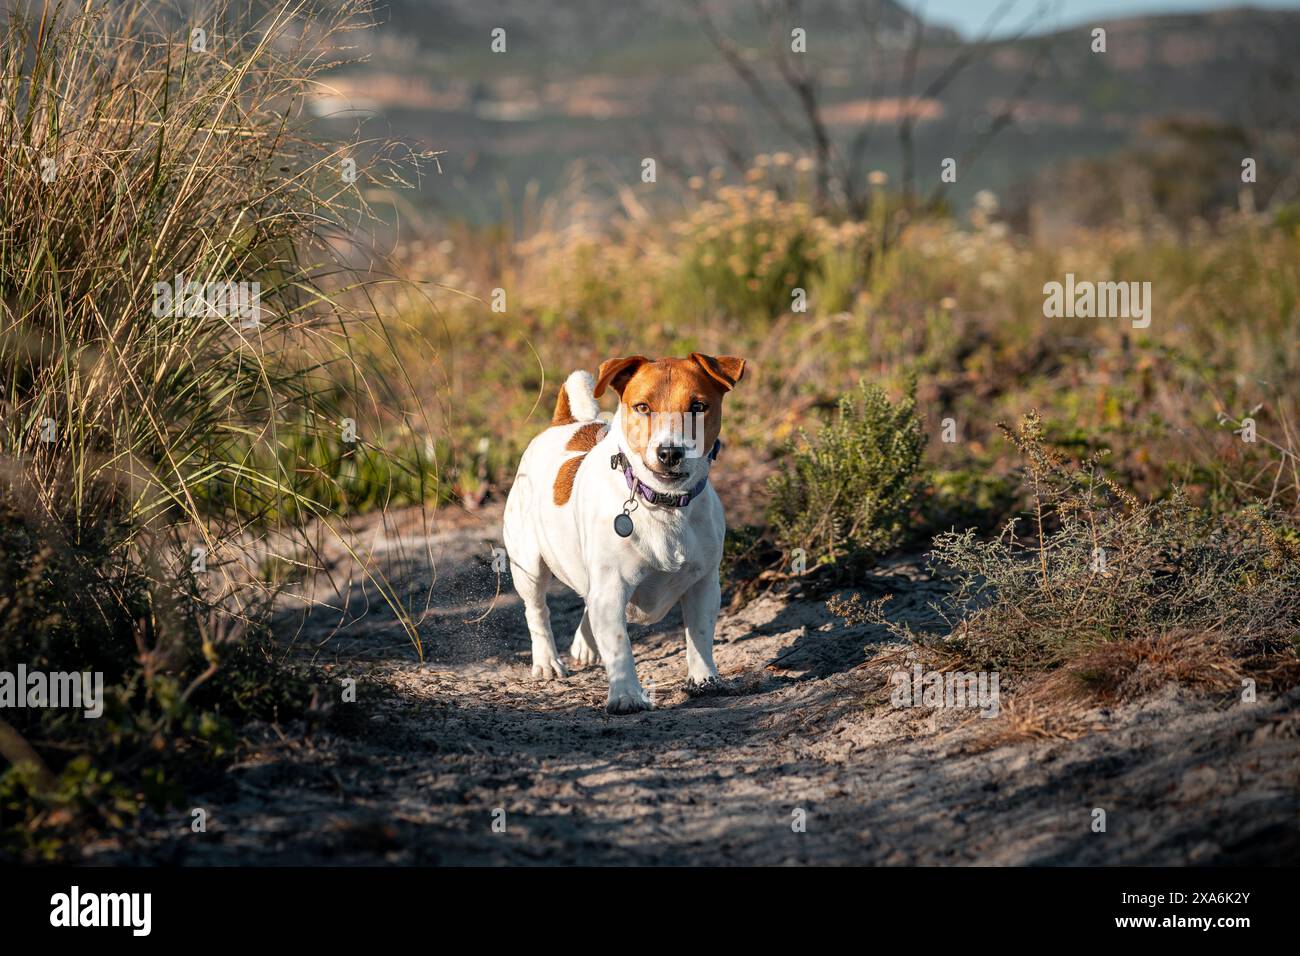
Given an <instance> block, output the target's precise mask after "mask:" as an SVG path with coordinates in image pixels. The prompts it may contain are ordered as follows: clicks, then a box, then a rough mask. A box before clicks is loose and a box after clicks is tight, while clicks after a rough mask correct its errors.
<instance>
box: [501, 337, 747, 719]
mask: <svg viewBox="0 0 1300 956" xmlns="http://www.w3.org/2000/svg"><path fill="white" fill-rule="evenodd" d="M744 373H745V360H744V359H739V358H732V357H731V356H727V355H724V356H719V357H717V358H714V357H713V356H710V355H702V354H700V353H699V352H692V353H691V356H690V358H684V359H678V358H667V359H659V360H658V361H652V360H650V359H648V358H646V357H645V356H642V355H634V356H632V357H631V358H618V359H610V360H609V361H608V362H603V363H601V366H600V372H599V374H598V376H597V378H596V379H595V381H594V382H593V381H592V378H591V375H590V374H589V373H587V372H585V371H577V372H574V373H573V374H572V375H570V376H569V378H568V380H567V381H566V382H565V383H564V387H563V388H562V389H561V390H560V397H559V399H558V400H557V401H556V403H555V415H554V417H552V419H551V426H550V427H549V428H547V429H546V430H545V431H544V432H542V433H541V434H540V435H538V436H537V437H536V438H534V439H533V440H532V442H531V443H530V444H529V445H528V448H527V450H525V452H524V455H523V458H522V459H521V460H520V462H519V473H518V474H517V475H516V477H515V483H514V485H513V486H512V487H511V489H510V495H509V497H508V498H507V499H506V509H505V519H504V522H505V528H504V537H505V545H506V553H507V554H508V555H509V557H510V574H511V578H512V579H513V581H514V585H515V590H516V591H518V592H519V596H520V597H521V598H522V599H523V602H524V611H525V616H526V617H527V619H528V632H529V635H530V636H531V637H532V642H533V676H534V677H538V678H541V679H543V680H549V679H551V678H556V677H566V676H568V673H569V672H568V670H567V669H566V668H565V666H564V664H563V663H561V662H560V657H559V654H558V652H557V651H556V648H555V637H554V635H553V634H552V633H551V614H550V611H549V609H548V608H547V606H546V589H547V585H548V584H549V583H550V580H551V576H552V575H554V576H555V577H557V578H559V579H560V581H562V582H563V583H564V584H566V585H568V586H569V587H570V588H572V589H573V590H574V591H576V592H577V593H578V594H580V595H582V597H583V599H584V600H585V601H586V608H585V609H584V611H583V614H582V623H581V624H579V625H578V631H577V633H576V634H574V636H573V644H572V645H571V646H570V648H569V656H570V657H572V658H573V659H574V660H575V661H579V662H581V663H582V664H594V663H595V662H596V661H597V660H600V661H603V662H604V664H605V673H606V675H607V676H608V677H609V699H608V701H607V703H606V705H605V709H606V711H608V712H609V713H611V714H626V713H632V712H634V711H638V710H647V709H649V707H650V701H649V700H648V699H647V697H646V694H645V692H644V691H643V690H642V689H641V683H640V681H638V680H637V676H636V662H635V661H634V660H633V659H632V645H631V644H630V642H629V641H628V637H627V622H629V621H631V622H633V623H636V624H653V623H655V622H656V621H659V620H660V619H662V618H663V616H664V615H665V614H667V613H668V612H669V611H670V610H671V609H672V607H673V606H674V605H675V604H678V603H680V604H681V606H682V619H683V622H684V624H685V626H686V676H687V683H688V685H693V686H697V687H699V686H710V685H715V684H716V683H717V681H718V670H717V668H716V667H714V666H713V629H714V626H715V624H716V623H717V618H718V608H719V606H720V605H721V600H722V596H721V589H720V587H719V584H718V564H719V562H720V561H721V560H722V539H723V535H724V534H725V533H726V523H725V521H724V519H723V515H722V502H721V501H719V500H718V495H717V492H715V491H714V490H713V487H712V486H711V485H710V484H709V467H710V465H711V464H712V463H713V460H714V459H715V458H716V457H717V454H718V450H719V449H720V448H721V442H719V441H718V432H719V431H720V430H721V428H722V399H723V396H724V395H726V393H727V392H729V391H731V389H732V388H733V387H735V385H736V383H737V382H739V381H740V379H741V376H743V375H744ZM607 388H612V389H613V390H614V391H615V392H617V393H618V395H619V405H618V411H617V412H616V413H615V415H614V417H613V420H612V421H611V422H609V424H608V425H607V424H606V423H605V422H604V421H601V420H600V406H599V405H597V403H596V399H598V398H599V397H600V396H601V395H603V394H604V393H605V390H606V389H607Z"/></svg>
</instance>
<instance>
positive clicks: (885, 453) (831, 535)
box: [768, 382, 926, 566]
mask: <svg viewBox="0 0 1300 956" xmlns="http://www.w3.org/2000/svg"><path fill="white" fill-rule="evenodd" d="M925 443H926V434H925V431H924V429H923V428H922V423H921V419H920V417H919V416H918V415H917V412H916V387H915V383H914V382H913V383H910V384H909V387H908V390H907V394H906V395H905V396H904V397H903V398H902V399H900V400H899V401H898V402H891V401H890V400H889V396H888V395H887V394H886V393H885V391H884V389H882V388H881V387H880V386H877V385H868V384H867V383H866V382H859V383H858V388H857V390H856V391H855V392H851V393H849V394H847V395H844V396H843V397H842V398H841V399H840V402H839V409H838V412H837V414H836V416H835V418H834V420H832V421H830V422H827V423H826V424H825V425H823V426H822V428H821V429H820V430H819V431H818V432H817V434H816V435H815V436H809V435H808V434H807V433H806V432H803V431H801V432H800V433H799V437H798V438H797V439H796V440H795V441H794V442H792V443H791V445H790V446H789V449H788V451H787V454H786V459H785V463H784V468H783V469H782V470H781V471H780V472H779V473H778V474H776V475H774V476H773V477H772V479H771V480H770V481H769V483H768V488H769V491H770V493H771V505H770V508H769V511H768V520H769V522H770V524H771V526H772V528H773V530H774V532H775V537H776V542H777V544H778V545H779V546H780V547H781V548H782V549H783V550H784V551H785V553H786V554H787V555H791V554H793V552H794V551H795V550H796V549H802V550H803V552H804V553H805V555H806V559H807V562H808V564H809V565H810V566H811V565H815V564H833V563H835V562H837V561H841V560H844V559H851V558H857V557H863V556H866V555H870V554H874V553H879V552H882V551H886V550H888V549H889V548H891V547H895V546H896V545H897V544H898V543H899V542H900V541H901V540H902V538H903V533H904V529H905V527H906V522H907V518H908V515H909V513H910V511H911V508H912V504H913V502H914V501H915V499H916V494H917V491H918V480H917V470H918V468H919V467H920V464H921V455H922V453H923V451H924V450H925Z"/></svg>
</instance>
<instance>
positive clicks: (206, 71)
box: [0, 4, 433, 856]
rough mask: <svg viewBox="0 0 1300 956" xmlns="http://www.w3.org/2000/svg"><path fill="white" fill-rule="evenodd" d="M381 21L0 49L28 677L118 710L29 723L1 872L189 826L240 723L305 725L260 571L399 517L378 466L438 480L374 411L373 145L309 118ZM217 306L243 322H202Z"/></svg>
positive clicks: (130, 25) (8, 650) (11, 639)
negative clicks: (147, 812)
mask: <svg viewBox="0 0 1300 956" xmlns="http://www.w3.org/2000/svg"><path fill="white" fill-rule="evenodd" d="M359 10H360V8H359V7H357V6H355V5H352V4H345V5H344V7H343V9H342V12H341V13H338V14H336V15H335V16H334V17H333V18H332V19H326V20H316V21H310V20H303V19H302V18H303V16H305V15H307V14H310V13H311V10H310V8H309V7H308V6H307V5H306V4H298V5H291V7H290V8H286V9H283V10H280V11H278V12H271V13H266V14H264V15H262V14H251V13H249V12H248V9H246V8H243V7H222V8H219V9H217V10H216V11H215V12H214V13H213V15H212V16H211V18H210V19H204V20H203V22H204V23H205V24H207V25H208V29H207V31H206V32H205V34H204V35H203V37H201V38H199V37H196V36H195V35H194V34H192V33H191V32H190V27H189V26H188V24H184V25H182V24H175V23H168V22H166V21H165V17H162V16H160V18H159V19H153V18H151V15H150V13H149V6H148V5H146V4H121V5H111V6H108V7H102V6H87V7H85V8H84V9H83V8H82V6H81V5H80V4H76V5H66V6H65V5H63V4H53V5H47V6H45V7H44V8H42V7H39V6H38V7H36V11H37V12H35V13H33V12H31V11H24V10H23V9H22V8H20V9H19V10H18V11H17V12H15V13H14V14H13V15H12V16H11V18H10V19H9V20H8V21H7V22H6V23H5V24H4V25H3V26H0V143H3V149H0V540H2V541H3V546H2V547H0V671H4V672H8V673H10V674H13V673H14V672H15V671H16V670H17V668H18V667H19V666H20V665H25V666H26V667H27V668H29V669H30V670H43V671H58V672H78V673H81V672H89V673H95V672H98V673H102V674H103V680H104V691H105V696H106V698H107V701H106V705H105V710H104V714H103V716H102V717H100V718H98V719H87V718H84V717H83V716H82V713H81V712H80V711H75V710H74V711H69V710H56V709H51V708H29V709H14V710H6V711H5V713H4V718H3V722H0V754H3V756H4V758H5V760H6V769H5V771H4V773H3V775H0V841H2V843H3V847H2V848H3V849H7V850H9V851H11V852H16V853H20V854H23V855H28V856H33V855H34V856H54V855H58V854H60V853H61V852H63V851H64V849H65V848H64V847H63V845H62V843H61V839H62V836H61V835H62V834H63V833H64V831H65V830H66V829H68V828H76V827H84V826H91V827H95V826H99V825H115V824H118V823H120V822H122V821H123V820H124V819H125V818H128V817H129V816H130V815H131V814H132V813H134V812H136V811H137V810H139V809H140V808H141V807H143V806H146V805H148V806H154V807H162V806H165V805H166V804H167V802H168V801H169V800H174V799H176V798H177V797H178V793H179V791H178V790H177V780H178V777H177V767H178V766H179V765H182V764H185V763H187V762H191V763H194V762H197V763H199V764H202V763H204V762H210V761H213V760H217V759H220V758H221V757H222V756H223V755H225V754H226V753H228V751H229V748H230V745H231V743H232V741H233V737H232V729H233V727H234V726H236V725H237V724H238V722H240V721H242V720H244V719H246V718H248V717H251V716H259V717H272V716H274V715H276V714H277V713H278V714H279V715H280V716H285V715H287V714H289V713H292V712H295V711H301V710H302V709H304V708H306V707H307V706H308V703H309V701H310V700H311V694H310V687H309V684H308V680H309V675H307V674H305V673H304V672H301V671H300V670H299V669H298V668H297V667H295V666H293V665H291V664H289V663H286V662H285V661H284V659H283V658H284V651H283V650H280V651H274V650H272V648H271V645H270V644H269V643H267V642H266V641H265V640H264V637H263V630H262V629H263V624H262V622H263V621H264V619H265V613H266V610H267V609H268V607H269V606H270V602H271V601H272V599H273V598H274V589H273V588H270V587H263V586H260V583H259V582H260V580H261V577H262V575H261V574H260V570H259V568H260V564H261V559H260V557H259V551H261V550H267V551H270V552H271V553H272V554H280V555H283V556H286V557H288V558H290V559H291V560H293V561H296V562H303V561H308V562H309V561H310V560H311V558H310V555H311V547H312V542H311V539H310V538H308V537H307V536H306V534H305V530H306V529H307V528H308V527H309V526H310V527H313V528H314V529H315V531H316V533H318V534H335V535H344V534H345V531H344V530H343V529H342V528H341V527H340V524H339V521H338V517H337V516H339V515H341V514H346V512H347V510H348V509H349V508H350V507H354V506H355V504H356V502H357V499H361V500H362V501H374V500H377V499H382V498H383V497H384V493H385V492H384V488H383V487H382V485H381V486H380V487H378V488H377V487H375V485H374V484H368V483H367V481H366V480H365V478H364V473H362V477H358V468H357V466H356V465H355V464H353V462H355V461H360V462H364V463H367V464H366V465H365V467H368V468H369V469H370V470H371V471H372V472H376V473H378V474H379V476H380V477H379V479H378V480H379V481H380V482H382V481H384V480H386V478H387V477H388V475H389V474H392V473H396V472H399V471H400V470H401V469H402V468H403V467H411V469H412V471H413V472H416V475H415V479H414V480H416V481H417V483H418V482H428V481H432V480H433V478H432V477H431V476H432V469H429V468H422V467H421V462H420V461H419V459H418V456H416V457H415V459H414V460H412V459H411V458H410V457H409V456H408V457H407V458H404V459H403V458H399V457H398V456H393V455H389V454H388V453H387V452H386V451H385V450H384V449H383V448H381V447H378V446H377V445H376V443H374V442H373V441H371V442H368V441H367V440H366V436H367V435H373V434H375V433H376V431H377V430H378V426H377V425H374V426H373V427H369V428H368V426H371V425H372V423H377V422H378V421H379V416H378V415H374V414H371V415H367V405H368V403H379V404H383V405H384V407H385V408H386V409H387V413H388V414H389V415H391V414H392V409H400V408H401V405H400V402H399V401H397V400H396V399H395V398H392V397H391V396H386V395H385V394H384V392H383V390H382V387H381V382H380V380H376V379H368V378H367V377H366V374H365V365H364V363H363V362H362V361H360V360H359V359H358V356H357V355H356V354H355V353H354V352H353V351H352V349H351V342H352V341H353V338H354V336H355V335H356V333H357V332H358V330H360V329H363V328H364V327H365V326H366V323H367V322H368V321H369V322H373V321H374V316H373V314H370V315H367V313H366V311H365V310H364V308H358V307H356V306H355V304H354V303H355V302H356V301H357V299H358V298H359V296H358V294H357V293H358V290H357V288H356V286H357V285H358V284H359V283H361V282H362V281H363V280H364V277H360V276H357V275H356V274H355V273H353V272H351V271H350V270H348V269H347V268H346V263H345V259H344V256H343V253H342V252H341V251H340V249H341V240H343V239H345V238H346V237H347V236H348V235H349V234H350V233H351V232H352V231H353V230H354V229H355V228H356V226H357V222H358V221H359V219H360V218H361V217H364V214H365V208H364V206H363V204H362V203H361V202H360V199H359V192H358V188H357V185H356V183H353V182H349V181H348V178H347V177H343V176H340V175H339V174H338V169H339V164H340V162H341V161H342V159H343V158H344V157H345V156H347V155H352V153H351V152H349V151H352V150H360V149H362V148H363V144H358V143H351V144H346V145H337V146H332V145H328V144H322V143H321V142H319V141H317V140H315V139H313V138H311V137H309V136H307V135H304V134H303V133H302V131H301V130H300V129H299V125H300V124H299V125H296V121H295V120H294V117H295V116H297V115H298V111H299V109H300V105H301V94H302V93H303V91H304V90H305V89H307V88H308V87H309V86H310V84H311V83H312V82H313V78H314V77H315V76H317V75H318V74H319V73H320V71H322V70H324V69H327V68H328V67H329V66H330V65H331V64H332V63H335V62H338V61H339V60H340V58H341V57H342V54H341V53H340V52H339V42H340V41H341V40H342V39H343V37H342V34H343V33H344V32H345V31H347V30H348V29H350V28H351V27H352V26H354V25H355V23H356V20H355V18H356V15H357V13H358V12H359ZM304 23H311V26H310V27H309V28H307V29H303V24H304ZM370 156H371V161H370V162H368V163H366V164H365V167H364V168H365V169H366V170H368V173H366V174H365V175H368V176H371V177H379V178H380V179H381V180H382V179H384V178H385V177H387V178H389V179H391V177H392V176H393V175H394V174H395V173H396V167H395V166H393V164H392V163H391V162H390V161H389V159H388V157H387V156H386V154H385V153H384V151H383V149H382V148H381V147H375V148H373V149H372V150H371V154H370ZM359 181H360V182H365V181H366V180H365V179H364V178H363V179H361V180H359ZM190 282H193V283H202V284H204V286H203V287H204V288H205V289H214V288H215V289H219V290H222V293H221V294H222V296H224V298H217V297H216V296H215V295H213V294H211V293H208V294H207V295H205V296H204V297H203V298H202V299H200V298H196V297H195V296H194V295H193V294H192V292H191V293H189V294H186V295H183V296H182V297H181V298H176V297H175V291H176V290H177V289H179V288H183V285H182V284H184V283H190ZM226 283H241V284H243V288H245V289H248V290H251V289H252V288H253V283H257V284H258V287H259V288H260V307H259V306H258V305H257V303H256V301H255V298H250V299H246V300H240V301H241V307H240V308H235V307H234V305H233V303H234V302H235V301H236V300H235V299H233V298H231V297H230V294H229V291H228V290H230V289H232V288H239V287H238V286H234V287H229V286H226V285H225V284H226ZM167 288H171V289H172V290H173V291H172V294H171V301H170V302H169V301H167V300H168V294H167V293H166V291H165V290H166V289H167ZM248 301H251V302H252V308H251V309H245V308H242V303H246V302H248ZM349 422H353V423H358V424H356V430H357V432H358V435H359V438H358V440H357V441H355V442H349V441H348V440H347V437H346V436H347V435H348V434H349V432H350V428H349ZM375 462H382V463H383V464H382V467H381V466H379V465H376V464H374V463H375ZM412 633H413V632H412Z"/></svg>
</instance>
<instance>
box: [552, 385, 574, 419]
mask: <svg viewBox="0 0 1300 956" xmlns="http://www.w3.org/2000/svg"><path fill="white" fill-rule="evenodd" d="M576 421H577V419H576V418H574V417H573V409H572V408H570V407H569V390H568V389H567V388H565V387H564V386H563V385H561V386H560V396H559V398H557V399H556V400H555V414H554V415H552V416H551V424H552V425H572V424H573V423H574V422H576Z"/></svg>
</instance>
